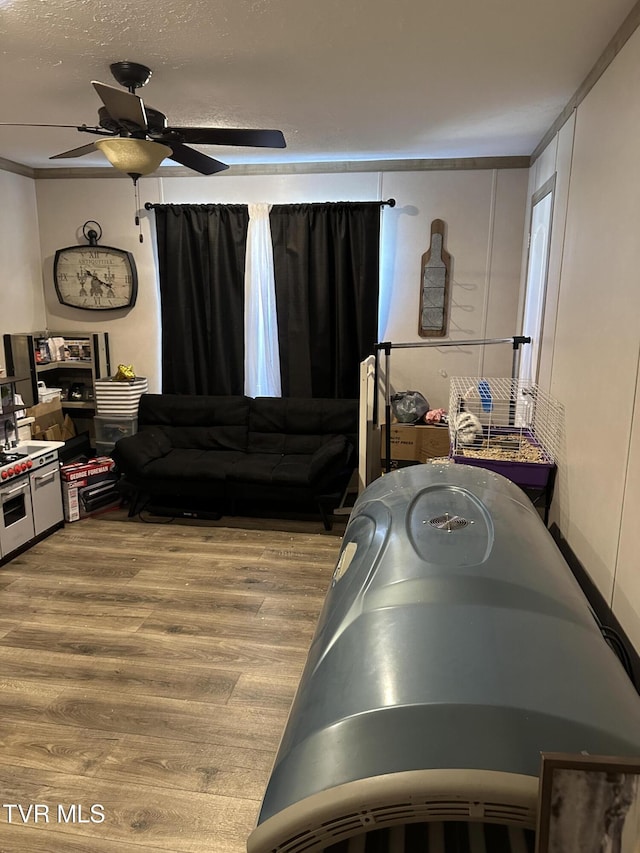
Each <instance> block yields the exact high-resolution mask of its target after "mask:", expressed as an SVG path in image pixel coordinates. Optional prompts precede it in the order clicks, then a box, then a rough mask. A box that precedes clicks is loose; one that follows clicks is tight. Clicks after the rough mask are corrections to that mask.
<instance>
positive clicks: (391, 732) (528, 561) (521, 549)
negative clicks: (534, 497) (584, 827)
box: [248, 463, 640, 853]
mask: <svg viewBox="0 0 640 853" xmlns="http://www.w3.org/2000/svg"><path fill="white" fill-rule="evenodd" d="M542 751H545V752H569V753H579V752H582V751H586V752H588V753H591V754H600V755H639V754H640V697H639V696H638V694H637V692H636V690H635V688H634V687H633V685H632V683H631V680H630V679H629V677H628V676H627V674H626V672H625V670H624V668H623V666H622V665H621V663H620V661H619V660H618V658H617V657H616V655H615V654H614V652H613V651H612V649H611V648H610V647H609V645H608V644H607V642H606V641H605V640H604V638H603V636H602V633H601V631H600V626H599V625H598V624H597V622H596V620H595V618H594V616H593V613H592V611H591V609H590V607H589V605H588V603H587V601H586V599H585V597H584V595H583V593H582V591H581V590H580V588H579V586H578V584H577V582H576V580H575V578H574V577H573V575H572V573H571V571H570V570H569V568H568V566H567V564H566V563H565V561H564V559H563V558H562V556H561V554H560V552H559V550H558V548H557V546H556V544H555V542H554V541H553V539H552V538H551V536H550V534H549V532H548V531H547V529H546V527H545V526H544V524H543V522H542V520H541V518H540V516H539V514H538V513H537V512H536V510H535V509H534V507H533V505H532V504H531V502H530V500H529V499H528V498H527V496H526V495H525V494H524V492H523V491H522V490H521V489H520V488H519V487H518V486H517V485H516V484H515V483H513V482H511V481H510V480H508V479H506V478H505V477H503V476H502V475H501V474H498V473H495V472H492V471H489V470H487V469H483V468H478V467H472V466H468V465H455V464H452V463H431V464H427V465H418V466H414V467H411V468H403V469H401V470H398V471H394V472H392V473H390V474H387V475H385V476H384V477H381V478H379V479H377V480H375V481H374V482H373V483H372V484H371V485H370V486H369V487H368V488H367V489H365V491H364V492H363V493H362V494H361V495H360V497H359V498H358V500H357V502H356V504H355V506H354V509H353V512H352V514H351V517H350V520H349V523H348V525H347V528H346V531H345V535H344V538H343V544H342V548H341V553H340V556H339V559H338V562H337V565H336V569H335V572H334V575H333V579H332V583H331V586H330V589H329V592H328V593H327V597H326V601H325V604H324V608H323V610H322V613H321V615H320V619H319V622H318V625H317V629H316V632H315V636H314V639H313V642H312V645H311V648H310V651H309V656H308V659H307V663H306V666H305V669H304V672H303V675H302V678H301V681H300V685H299V688H298V692H297V694H296V697H295V700H294V702H293V705H292V707H291V711H290V714H289V719H288V722H287V725H286V729H285V731H284V735H283V738H282V741H281V744H280V748H279V751H278V755H277V757H276V761H275V764H274V767H273V770H272V773H271V776H270V779H269V783H268V786H267V789H266V793H265V796H264V800H263V803H262V808H261V811H260V815H259V820H258V826H257V827H256V829H255V830H254V832H253V833H252V835H251V836H250V838H249V843H248V850H249V853H267V851H269V853H274V851H293V850H295V851H301V850H305V851H315V850H323V849H325V848H329V847H330V846H331V845H332V844H334V843H336V842H337V841H342V840H344V839H346V838H348V837H351V836H355V835H358V834H362V833H365V832H366V831H368V830H369V829H373V828H374V827H375V828H380V827H384V826H393V825H400V824H402V825H409V824H414V823H417V822H420V821H427V822H428V821H443V820H450V821H456V820H457V821H474V822H480V823H482V824H494V823H495V824H502V825H510V826H513V827H520V828H522V829H525V830H527V831H530V830H533V829H535V822H536V811H537V796H538V773H539V767H540V753H541V752H542Z"/></svg>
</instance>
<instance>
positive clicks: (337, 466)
mask: <svg viewBox="0 0 640 853" xmlns="http://www.w3.org/2000/svg"><path fill="white" fill-rule="evenodd" d="M352 453H353V445H352V444H351V442H350V441H349V440H348V439H347V437H346V436H344V435H334V436H332V437H331V438H330V439H329V440H328V441H325V443H324V444H323V445H321V446H320V447H319V448H318V449H317V450H316V452H315V453H314V454H313V456H312V457H311V461H310V463H309V480H310V481H311V482H312V483H315V482H316V481H318V480H324V479H327V478H328V477H333V476H335V475H336V474H339V473H340V472H341V471H342V470H343V469H344V468H345V467H346V466H347V465H348V463H349V459H350V458H351V455H352Z"/></svg>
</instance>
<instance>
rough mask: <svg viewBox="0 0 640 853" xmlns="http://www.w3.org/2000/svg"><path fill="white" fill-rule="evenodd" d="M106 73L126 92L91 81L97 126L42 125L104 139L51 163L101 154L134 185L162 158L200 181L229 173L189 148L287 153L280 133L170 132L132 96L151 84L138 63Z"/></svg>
mask: <svg viewBox="0 0 640 853" xmlns="http://www.w3.org/2000/svg"><path fill="white" fill-rule="evenodd" d="M109 67H110V69H111V73H112V74H113V76H114V78H115V79H116V81H117V82H118V83H119V84H120V85H121V86H123V87H125V88H126V89H127V90H128V91H126V92H125V91H123V90H122V89H118V88H116V87H115V86H108V85H106V84H105V83H100V82H98V81H97V80H93V81H92V85H93V88H94V89H95V90H96V92H97V93H98V96H99V97H100V99H101V101H102V103H103V104H104V106H102V107H100V109H99V110H98V122H99V124H98V126H96V127H90V126H88V125H86V124H83V125H80V126H79V127H78V126H76V125H46V126H47V127H75V128H76V130H79V131H80V132H82V133H92V134H95V135H96V136H100V137H105V139H99V140H96V141H95V142H90V143H89V144H87V145H81V146H80V147H79V148H72V149H71V150H69V151H63V152H62V154H55V155H54V156H53V157H50V158H49V159H50V160H60V159H68V158H73V157H83V156H84V155H85V154H92V153H94V152H95V151H96V149H99V150H102V152H103V153H104V154H105V156H106V157H107V159H108V160H109V162H110V163H111V164H112V165H113V166H115V168H117V169H119V170H120V171H123V172H126V173H127V174H129V175H130V176H131V177H132V178H133V180H134V183H135V182H136V181H137V179H138V178H139V177H141V176H142V175H148V174H150V173H151V172H153V171H155V169H157V167H158V166H159V165H160V163H161V162H162V160H164V159H165V157H168V158H169V159H171V160H174V161H175V162H176V163H180V164H181V165H183V166H186V167H187V168H189V169H193V170H194V171H195V172H199V173H200V174H202V175H213V174H215V173H216V172H221V171H223V170H224V169H228V168H229V167H228V166H227V165H226V164H225V163H222V162H220V160H215V159H214V158H213V157H209V156H208V155H206V154H202V153H201V152H200V151H196V150H195V149H193V148H190V147H189V144H191V145H242V146H250V147H260V148H285V147H286V142H285V139H284V136H283V134H282V131H280V130H253V129H245V130H243V129H236V128H223V127H173V126H171V125H169V124H168V122H167V117H166V116H165V115H164V114H163V113H161V112H159V111H158V110H155V109H152V108H151V107H147V106H145V104H144V103H143V101H142V98H140V97H138V95H136V89H139V88H141V87H142V86H144V85H146V83H148V82H149V79H150V78H151V74H152V72H151V69H150V68H147V66H146V65H140V64H139V63H137V62H114V63H113V64H112V65H110V66H109ZM23 126H24V125H23ZM30 126H32V127H33V126H36V127H37V126H42V125H30ZM187 143H188V144H187Z"/></svg>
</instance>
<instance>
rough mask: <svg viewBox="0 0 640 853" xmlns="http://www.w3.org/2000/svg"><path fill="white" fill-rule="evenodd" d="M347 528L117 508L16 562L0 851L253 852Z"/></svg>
mask: <svg viewBox="0 0 640 853" xmlns="http://www.w3.org/2000/svg"><path fill="white" fill-rule="evenodd" d="M340 524H342V523H339V524H338V525H337V527H335V528H334V530H333V531H332V532H330V533H327V532H325V531H324V530H323V528H322V525H321V523H320V522H315V521H313V522H309V523H304V522H300V523H298V522H287V521H282V522H280V523H269V522H263V524H262V526H263V527H264V529H251V527H252V526H253V525H254V523H253V522H252V521H248V520H247V521H243V520H242V519H234V520H233V526H231V525H230V523H229V521H228V520H227V519H222V520H221V521H220V522H199V523H198V522H192V523H180V522H173V523H167V519H156V522H155V523H143V522H142V521H141V520H126V519H125V517H124V513H122V512H119V511H116V512H107V513H104V514H102V515H101V516H99V517H98V518H94V519H86V520H83V521H80V522H76V523H74V524H69V525H67V526H66V527H65V528H64V529H63V530H60V531H57V532H55V533H54V534H53V535H52V536H50V537H49V538H48V539H46V540H44V541H43V542H41V543H39V544H37V545H36V546H34V547H33V548H32V549H31V550H29V551H27V552H25V553H24V554H22V555H20V556H18V557H16V558H15V559H14V560H12V561H11V562H9V563H8V564H6V565H5V566H3V567H1V568H0V605H1V606H0V791H1V796H2V800H0V851H1V853H27V851H28V853H45V852H46V853H72V851H73V853H129V851H131V853H136V851H139V853H143V851H176V853H177V851H207V853H240V851H244V850H245V845H246V839H247V836H248V835H249V833H250V832H251V830H252V828H253V827H254V825H255V821H256V817H257V813H258V808H259V804H260V800H261V798H262V795H263V793H264V789H265V785H266V782H267V779H268V776H269V772H270V769H271V765H272V762H273V759H274V757H275V752H276V749H277V746H278V742H279V739H280V736H281V734H282V730H283V728H284V724H285V721H286V717H287V713H288V709H289V706H290V703H291V700H292V698H293V695H294V692H295V689H296V686H297V683H298V680H299V677H300V674H301V671H302V667H303V665H304V662H305V658H306V654H307V650H308V647H309V644H310V641H311V637H312V634H313V631H314V628H315V624H316V621H317V617H318V614H319V611H320V608H321V606H322V603H323V600H324V596H325V593H326V590H327V587H328V584H329V580H330V577H331V574H332V571H333V568H334V565H335V562H336V559H337V555H338V551H339V547H340V534H341V532H343V530H344V524H342V527H340ZM19 807H20V808H19ZM30 807H31V809H30ZM92 807H93V808H92Z"/></svg>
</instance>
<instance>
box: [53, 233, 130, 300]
mask: <svg viewBox="0 0 640 853" xmlns="http://www.w3.org/2000/svg"><path fill="white" fill-rule="evenodd" d="M53 280H54V283H55V286H56V293H57V294H58V299H59V300H60V302H61V303H62V304H63V305H69V306H71V307H72V308H85V309H87V310H89V311H108V310H111V309H113V308H129V307H131V306H132V305H134V304H135V301H136V296H137V295H138V277H137V273H136V265H135V261H134V259H133V255H132V254H131V253H130V252H125V251H124V250H123V249H113V248H111V247H110V246H69V247H68V248H67V249H58V251H57V252H56V257H55V260H54V263H53Z"/></svg>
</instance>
